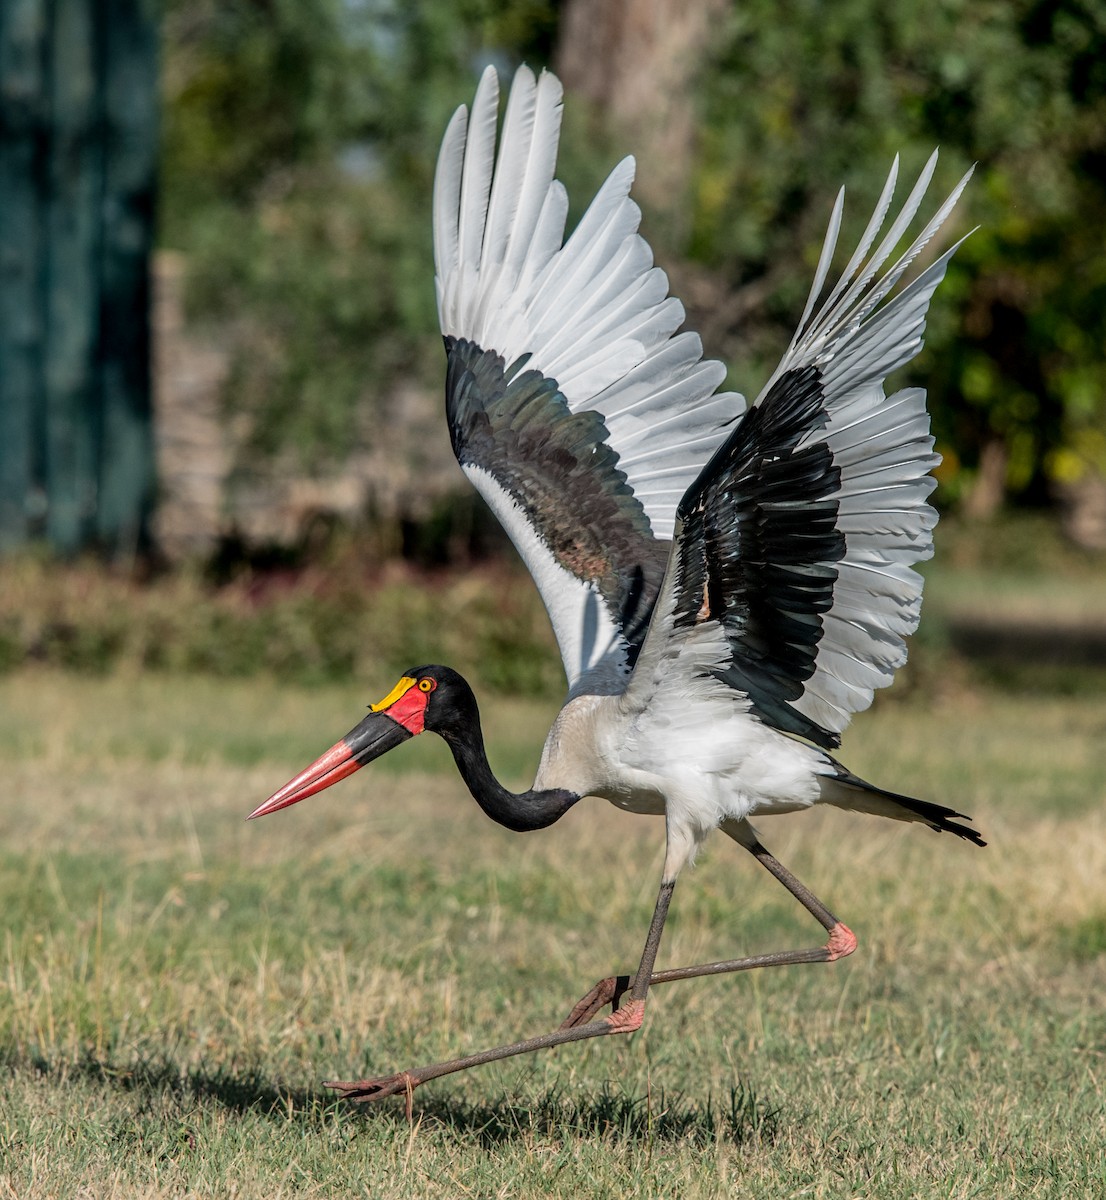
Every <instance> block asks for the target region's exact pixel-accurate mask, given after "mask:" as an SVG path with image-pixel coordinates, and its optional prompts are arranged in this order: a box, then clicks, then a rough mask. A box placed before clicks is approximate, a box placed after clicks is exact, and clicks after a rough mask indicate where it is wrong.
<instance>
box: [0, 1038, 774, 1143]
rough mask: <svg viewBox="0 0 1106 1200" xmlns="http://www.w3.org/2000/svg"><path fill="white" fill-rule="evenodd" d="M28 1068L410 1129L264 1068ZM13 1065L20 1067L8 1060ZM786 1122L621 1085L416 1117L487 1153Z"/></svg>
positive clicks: (278, 1111) (755, 1131) (447, 1108)
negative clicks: (540, 1141) (546, 1143)
mask: <svg viewBox="0 0 1106 1200" xmlns="http://www.w3.org/2000/svg"><path fill="white" fill-rule="evenodd" d="M24 1062H25V1065H27V1066H29V1067H30V1068H31V1069H33V1070H34V1071H36V1072H37V1073H38V1074H39V1075H41V1076H44V1077H46V1078H48V1079H50V1080H53V1081H56V1082H59V1083H64V1082H67V1081H72V1080H74V1079H82V1080H85V1081H87V1082H89V1083H92V1084H98V1085H100V1086H104V1087H109V1088H117V1089H119V1090H121V1091H128V1092H138V1093H144V1094H146V1095H149V1096H151V1097H153V1096H159V1097H164V1096H166V1095H169V1096H172V1097H175V1098H179V1099H180V1100H182V1101H183V1100H185V1099H193V1100H197V1101H199V1102H201V1103H202V1102H204V1101H213V1102H215V1103H216V1104H218V1105H221V1106H222V1107H224V1108H228V1109H232V1110H234V1111H235V1112H239V1113H257V1114H260V1115H261V1116H264V1117H272V1118H275V1119H278V1120H280V1121H284V1122H288V1121H291V1122H294V1123H297V1124H299V1125H301V1126H302V1127H304V1128H313V1127H314V1128H319V1129H321V1128H322V1127H323V1126H325V1125H327V1124H328V1123H330V1122H332V1121H333V1120H334V1119H335V1118H336V1117H337V1118H341V1119H342V1120H345V1121H348V1120H350V1119H351V1118H353V1119H363V1120H365V1121H367V1122H374V1123H376V1122H385V1123H387V1124H390V1125H394V1126H396V1127H397V1129H403V1130H406V1129H407V1126H408V1122H407V1118H406V1115H405V1112H404V1105H403V1098H402V1097H390V1098H388V1099H386V1100H383V1101H380V1102H378V1103H374V1104H370V1105H353V1104H350V1103H349V1102H348V1101H344V1100H338V1099H336V1098H335V1097H334V1096H333V1094H332V1093H331V1092H329V1091H327V1090H325V1089H323V1088H314V1087H313V1088H289V1087H285V1086H283V1085H282V1084H280V1083H279V1081H276V1080H273V1079H272V1078H270V1077H269V1076H268V1075H266V1074H265V1073H264V1072H262V1071H260V1070H258V1069H256V1068H244V1069H238V1068H235V1067H234V1066H233V1065H220V1066H218V1067H216V1068H214V1069H212V1070H210V1071H207V1070H203V1069H193V1070H189V1071H182V1069H181V1068H180V1066H179V1065H177V1064H175V1063H173V1062H172V1061H169V1060H146V1061H142V1062H137V1063H131V1064H127V1065H121V1064H118V1063H112V1062H106V1061H103V1060H100V1059H97V1058H94V1057H88V1058H85V1059H81V1060H80V1061H77V1062H72V1061H57V1060H46V1059H43V1058H40V1057H36V1058H34V1059H32V1060H30V1061H29V1062H27V1060H24ZM7 1065H8V1066H14V1065H15V1064H14V1063H11V1062H10V1061H9V1063H8V1064H7ZM779 1116H780V1113H779V1110H778V1109H775V1108H772V1107H771V1106H770V1105H769V1104H767V1103H766V1102H765V1101H764V1100H762V1099H761V1098H760V1097H759V1096H758V1095H757V1094H756V1093H755V1092H754V1091H753V1089H752V1088H750V1087H747V1086H746V1085H744V1084H738V1085H735V1086H732V1087H731V1088H730V1089H729V1091H728V1094H727V1095H725V1096H722V1097H714V1096H711V1095H708V1096H707V1097H706V1099H705V1100H699V1099H696V1098H694V1097H689V1096H686V1095H683V1094H680V1093H676V1094H667V1093H665V1092H663V1091H660V1092H652V1093H649V1094H646V1095H634V1094H632V1093H629V1092H626V1091H624V1090H623V1089H621V1088H619V1087H618V1086H617V1085H614V1084H605V1085H604V1086H603V1087H602V1088H601V1089H600V1090H599V1091H598V1092H592V1093H587V1092H582V1093H571V1094H569V1093H567V1092H565V1091H562V1090H560V1089H556V1088H554V1089H549V1090H547V1091H545V1092H542V1093H540V1094H537V1095H532V1096H528V1097H525V1098H523V1097H519V1096H514V1095H501V1096H498V1097H496V1098H495V1099H494V1100H468V1099H465V1098H464V1097H460V1096H456V1095H452V1094H450V1093H448V1092H447V1093H445V1094H441V1093H434V1092H428V1093H425V1094H420V1093H416V1094H415V1103H414V1110H413V1120H414V1121H415V1122H416V1123H421V1124H422V1126H423V1128H426V1127H428V1126H431V1127H432V1126H437V1127H438V1128H440V1129H444V1130H447V1131H449V1132H450V1133H452V1134H454V1135H455V1136H456V1137H457V1138H458V1139H465V1140H469V1139H475V1140H476V1141H478V1142H479V1143H480V1144H481V1145H482V1146H484V1147H492V1146H497V1145H502V1144H506V1143H510V1142H514V1141H519V1140H528V1139H531V1138H534V1137H562V1138H599V1139H604V1140H612V1141H618V1142H623V1143H638V1142H640V1143H642V1144H648V1143H652V1142H679V1143H682V1144H686V1143H688V1142H691V1143H693V1144H695V1145H702V1146H707V1145H710V1144H713V1143H717V1142H722V1141H725V1142H731V1143H737V1144H740V1143H743V1142H747V1141H750V1140H754V1139H755V1140H757V1141H771V1140H773V1139H774V1138H775V1136H776V1133H777V1130H778V1127H779Z"/></svg>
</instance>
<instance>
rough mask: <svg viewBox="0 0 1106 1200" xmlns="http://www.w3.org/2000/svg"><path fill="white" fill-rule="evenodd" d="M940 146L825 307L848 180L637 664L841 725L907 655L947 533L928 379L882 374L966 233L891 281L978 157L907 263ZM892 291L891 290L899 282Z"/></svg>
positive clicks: (902, 358)
mask: <svg viewBox="0 0 1106 1200" xmlns="http://www.w3.org/2000/svg"><path fill="white" fill-rule="evenodd" d="M936 158H937V156H936V153H934V155H933V156H932V157H931V158H930V160H929V162H928V163H927V165H926V167H925V170H924V171H923V172H922V175H921V177H920V179H919V180H918V183H917V184H916V185H915V187H914V189H913V191H912V192H911V194H910V196H909V197H908V199H907V200H906V202H905V204H904V205H903V208H902V210H901V212H900V213H899V215H898V216H897V217H896V219H895V220H894V221H893V223H892V225H891V228H890V229H889V231H888V232H887V234H886V236H885V237H884V238H883V239H882V241H881V242H880V243H879V245H878V247H877V248H876V249H875V250H874V252H872V253H871V257H870V258H869V257H868V256H869V252H870V251H872V245H873V243H874V242H875V240H876V238H877V236H878V235H879V232H880V229H881V228H882V226H883V223H884V221H885V219H886V217H887V213H888V209H889V208H890V205H891V198H892V194H893V191H894V185H895V180H896V177H897V174H898V160H897V159H896V160H895V164H894V165H893V166H892V169H891V173H890V175H889V176H888V179H887V183H886V185H885V187H884V191H883V195H882V196H881V197H880V201H879V204H878V205H877V208H876V211H875V213H874V214H873V216H872V219H871V221H870V222H869V224H868V228H867V230H866V231H865V234H864V236H863V238H862V239H861V243H860V245H859V246H858V247H857V250H856V252H855V253H854V254H853V256H852V258H851V260H850V261H849V263H848V265H847V266H846V268H845V270H844V273H843V274H842V276H841V278H840V279H839V280H838V282H837V284H836V285H835V286H834V287H833V288H832V290H831V291H830V293H829V295H828V296H827V297H826V299H825V300H823V301H822V303H821V304H820V306H819V307H818V308H817V311H815V305H816V303H817V302H818V298H819V295H820V294H821V292H822V290H823V286H824V284H825V280H826V275H827V273H828V270H829V265H830V260H831V258H832V256H833V252H834V249H835V246H836V242H837V235H838V231H839V229H840V223H841V211H842V202H843V193H839V194H838V197H837V202H836V204H835V206H834V209H833V215H832V217H831V220H830V227H829V232H828V233H827V235H826V240H825V243H824V246H823V249H822V255H821V259H820V261H819V264H818V269H817V271H816V273H815V280H814V285H813V287H812V289H811V293H810V298H809V299H808V301H807V305H806V310H805V311H804V313H803V317H802V320H801V322H800V324H799V328H798V330H797V332H796V334H795V337H794V338H793V340H792V342H791V345H790V347H789V348H788V350H787V353H786V354H785V355H784V358H783V361H782V362H781V363H780V365H779V367H778V368H777V370H776V371H775V373H774V374H773V375H772V377H771V379H770V380H769V382H768V384H767V386H766V387H765V389H764V391H763V392H762V393H761V395H760V396H759V397H758V398H757V400H756V402H755V403H754V404H753V405H752V406H751V407H750V408H749V410H748V412H747V413H746V414H745V416H744V417H743V418H742V420H741V421H740V423H739V424H738V426H737V427H736V428H735V429H734V430H733V431H732V433H731V434H730V436H729V437H728V439H727V440H726V442H725V443H724V444H723V445H722V446H721V447H720V448H719V450H718V451H717V452H716V453H715V455H714V456H713V457H712V459H711V461H710V462H709V463H708V464H707V466H706V467H705V468H704V470H703V472H702V474H701V475H700V476H699V478H698V479H696V481H695V482H694V483H693V484H692V486H691V487H690V488H689V489H688V492H687V494H686V496H684V498H683V501H682V502H681V504H680V506H679V513H678V522H677V531H676V538H675V543H674V546H673V552H672V556H671V562H670V565H669V569H668V574H667V576H666V581H665V585H664V592H663V596H662V598H661V600H660V601H659V603H658V605H657V612H656V616H655V618H654V622H653V626H652V627H651V629H650V631H649V635H648V638H647V640H646V642H645V645H644V647H643V649H642V652H641V657H640V660H639V666H638V669H637V671H636V672H635V675H634V678H633V680H632V682H631V685H630V689H629V691H628V693H627V698H628V699H632V695H631V693H635V692H637V691H640V692H641V693H642V696H641V698H643V697H644V693H645V692H646V691H647V690H648V689H649V688H651V687H652V686H654V685H655V683H656V678H657V672H658V671H659V670H660V667H661V664H664V663H667V664H670V665H674V664H676V663H677V661H678V663H679V667H678V668H677V669H678V670H679V671H680V672H684V673H687V672H690V673H695V672H698V673H700V674H706V675H707V676H708V677H709V676H714V677H715V678H717V679H720V680H722V681H723V682H725V683H727V684H729V685H730V686H731V687H732V688H734V689H735V690H736V691H737V692H740V693H742V694H743V695H744V696H745V697H746V698H747V704H748V708H749V710H750V711H751V712H752V713H753V714H754V715H756V716H758V717H759V718H760V719H762V720H763V721H765V722H766V723H768V724H770V725H772V726H774V727H775V728H778V729H782V730H785V731H787V732H789V733H795V734H799V735H801V736H803V737H806V738H809V739H810V740H811V741H813V742H815V743H817V744H818V745H820V746H824V747H827V748H829V747H833V746H836V745H837V744H839V742H840V740H841V739H840V732H841V730H843V729H844V728H845V726H846V725H847V724H848V722H849V719H850V717H851V715H852V714H853V713H854V712H859V711H860V710H861V709H864V708H867V707H868V705H869V704H870V703H871V702H872V695H873V692H874V691H875V689H876V688H880V687H885V686H886V685H887V684H889V683H890V682H891V680H892V677H893V675H894V672H895V670H896V669H897V668H898V667H900V666H901V665H902V664H903V662H905V660H906V643H905V639H906V638H907V637H908V636H909V635H910V634H911V633H913V631H914V630H915V628H916V627H917V624H918V618H919V615H920V611H921V596H922V579H921V576H920V575H918V573H917V572H916V571H914V570H913V569H912V564H914V563H916V562H918V561H920V560H922V559H925V558H928V557H929V556H930V555H931V553H932V551H933V540H932V531H933V526H934V525H935V524H936V521H937V514H936V512H935V511H934V510H933V509H932V508H931V507H930V506H929V504H928V503H927V498H928V496H929V494H930V492H931V491H932V489H933V487H934V480H933V479H932V477H931V476H930V475H929V474H928V472H929V471H930V469H931V468H932V467H934V466H936V464H937V463H938V461H939V459H938V456H937V455H936V454H934V453H933V439H932V437H931V436H930V433H929V416H928V414H927V413H926V409H925V392H924V391H922V390H921V389H920V388H907V389H905V390H903V391H898V392H895V393H894V394H892V395H891V396H887V395H886V393H885V392H884V387H883V383H884V379H885V378H886V376H887V375H888V374H890V372H892V371H893V370H895V369H896V368H897V367H900V366H902V365H903V364H904V363H906V362H908V361H909V360H910V359H911V358H913V357H914V355H915V354H916V353H917V351H918V350H919V348H920V347H921V345H922V334H923V332H924V329H925V314H926V310H927V308H928V306H929V301H930V299H931V297H932V295H933V292H934V289H935V288H936V287H937V285H938V283H940V281H941V279H942V278H943V277H944V274H945V268H946V266H947V264H948V260H949V258H950V257H951V255H952V254H953V252H954V251H955V249H956V247H955V246H954V247H953V248H952V249H950V250H948V251H947V252H946V253H945V254H943V255H941V256H940V257H939V258H938V259H937V260H936V261H935V262H934V263H932V265H930V266H929V267H927V268H926V269H925V270H924V271H922V272H921V274H920V275H918V277H917V278H916V279H914V280H913V282H912V283H910V284H909V285H908V286H907V287H905V288H903V289H902V290H901V291H899V292H898V293H897V294H895V295H893V296H892V295H891V293H892V291H893V289H894V288H895V286H896V284H897V283H898V282H899V280H900V279H901V277H902V275H903V274H904V272H905V271H906V270H907V269H908V267H909V266H910V265H911V263H912V262H913V261H914V260H915V259H916V258H917V256H918V255H919V254H920V253H921V251H922V249H923V247H924V246H925V245H926V244H927V243H928V242H929V241H930V239H931V238H932V237H933V235H934V234H935V233H936V231H937V230H938V228H939V227H940V226H941V225H942V223H943V222H944V221H945V219H946V218H947V217H948V215H949V213H950V212H951V211H952V208H953V206H954V205H955V203H956V201H957V199H958V197H959V195H960V192H961V191H962V189H963V188H964V186H965V184H966V183H967V181H968V178H969V177H970V175H971V172H969V173H968V175H966V176H965V177H964V178H963V179H962V180H961V181H960V183H959V184H958V186H957V187H956V189H955V190H954V191H953V193H952V194H951V195H950V196H949V198H948V199H947V200H946V201H945V203H944V204H943V205H941V207H940V208H939V209H938V211H937V213H936V215H935V216H934V217H933V219H932V220H931V221H929V223H928V224H927V225H926V226H925V227H924V228H923V229H922V231H921V233H919V234H918V236H917V237H916V238H915V239H914V240H913V241H912V242H910V244H909V246H908V248H907V250H906V251H905V252H904V253H903V254H902V255H901V257H899V258H898V259H897V260H896V261H895V262H894V264H893V265H892V266H891V267H890V268H888V269H886V270H885V271H884V273H883V274H882V275H880V272H881V270H883V269H884V267H885V264H886V263H887V261H888V259H889V258H890V256H891V254H892V252H893V251H894V250H895V248H896V246H898V244H899V243H900V241H901V240H902V239H903V235H904V233H905V231H906V229H907V227H908V226H909V225H910V223H911V221H912V220H913V218H914V217H915V215H916V214H917V211H918V208H919V206H920V204H921V202H922V198H923V196H924V194H925V191H926V187H927V185H928V184H929V181H930V178H931V176H932V174H933V169H934V167H935V165H936ZM889 296H890V298H888V297H889Z"/></svg>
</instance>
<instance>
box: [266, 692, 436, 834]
mask: <svg viewBox="0 0 1106 1200" xmlns="http://www.w3.org/2000/svg"><path fill="white" fill-rule="evenodd" d="M412 736H413V735H412V733H411V732H410V730H408V729H406V728H404V726H402V725H401V724H400V723H399V722H398V721H396V720H393V719H392V718H391V717H389V716H388V715H387V714H386V713H383V712H371V713H369V715H368V716H367V717H366V718H365V719H364V720H363V721H362V722H361V724H360V725H358V726H357V727H356V728H355V729H351V730H350V731H349V733H347V734H346V736H345V737H344V738H342V740H341V741H340V742H335V744H334V745H333V746H331V748H330V749H329V750H328V751H327V752H326V753H325V754H323V755H321V756H320V757H319V758H317V759H316V760H315V761H314V762H313V763H312V764H311V766H309V767H308V768H307V769H306V770H304V771H301V772H300V773H299V774H298V775H297V776H296V777H295V779H290V780H289V781H288V782H287V783H286V784H285V785H284V787H282V788H281V789H280V791H278V792H274V793H273V794H272V795H271V796H270V797H269V799H268V800H266V801H265V802H264V804H259V805H258V806H257V808H255V809H254V810H253V812H252V813H250V815H249V816H248V817H247V818H246V820H247V821H252V820H253V819H254V817H266V816H268V815H269V813H274V812H276V811H277V810H278V809H281V808H287V807H288V806H289V805H291V804H298V803H299V802H300V801H301V800H306V799H307V797H308V796H314V795H315V793H316V792H321V791H322V790H323V789H324V788H328V787H330V786H331V784H335V783H337V782H338V781H339V780H340V779H345V778H346V777H347V776H349V775H352V774H353V773H354V771H357V770H359V769H360V768H361V767H363V766H364V765H365V764H366V763H370V762H372V761H373V759H374V758H379V757H380V756H381V755H382V754H386V753H387V752H388V751H389V750H392V749H394V748H395V747H396V746H398V745H400V744H401V743H403V742H406V741H407V740H408V739H409V738H411V737H412Z"/></svg>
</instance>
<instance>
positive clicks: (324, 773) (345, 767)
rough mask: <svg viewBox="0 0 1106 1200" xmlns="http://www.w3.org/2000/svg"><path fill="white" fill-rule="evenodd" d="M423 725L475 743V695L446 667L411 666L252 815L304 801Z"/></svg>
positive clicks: (379, 754) (406, 738)
mask: <svg viewBox="0 0 1106 1200" xmlns="http://www.w3.org/2000/svg"><path fill="white" fill-rule="evenodd" d="M424 729H430V730H432V731H433V732H435V733H438V734H441V736H442V737H444V738H445V739H446V740H447V741H454V740H455V739H456V738H458V737H460V736H461V735H462V733H467V734H468V736H469V737H470V738H471V739H472V740H474V741H479V716H478V714H477V708H476V697H475V696H474V695H473V694H472V688H470V687H469V685H468V684H467V683H466V682H465V681H464V679H462V678H461V676H460V675H458V674H457V672H456V671H453V670H451V669H450V668H449V667H438V666H425V667H413V668H412V669H411V670H410V671H407V672H405V673H404V675H403V676H402V677H401V678H400V680H399V682H398V683H397V684H396V686H395V687H394V688H392V690H391V691H390V692H389V693H388V694H387V695H386V696H385V697H384V699H383V700H380V701H378V702H377V703H376V704H370V705H369V715H368V716H367V717H366V718H365V719H364V720H363V721H362V722H361V723H360V724H359V725H358V726H356V728H354V729H351V730H350V731H349V733H347V734H346V736H345V737H344V738H342V740H341V741H340V742H336V743H335V744H334V745H333V746H331V748H330V749H329V750H328V751H327V752H326V753H325V754H324V755H322V756H321V757H320V758H317V759H316V760H315V761H314V762H313V763H312V764H311V766H309V767H308V768H307V769H306V770H305V771H301V772H300V773H299V774H298V775H297V776H296V777H295V779H292V780H290V781H289V782H288V783H286V784H285V785H284V787H282V788H281V789H280V790H279V791H277V792H274V793H273V794H272V795H271V796H270V797H269V799H268V800H266V801H265V803H264V804H261V805H259V806H258V807H257V808H256V809H254V811H253V812H252V813H250V819H252V818H253V817H264V816H266V815H267V814H269V813H271V812H276V811H277V810H278V809H281V808H287V807H288V806H289V805H290V804H296V803H298V802H299V801H300V800H306V799H307V797H308V796H313V795H314V794H315V793H316V792H321V791H322V790H323V788H328V787H330V785H331V784H334V783H337V782H338V780H339V779H345V778H346V776H347V775H352V774H353V772H354V771H356V770H358V768H360V767H363V766H364V765H365V764H366V763H370V762H372V761H373V759H375V758H379V757H380V756H381V755H382V754H386V753H387V752H388V751H389V750H392V749H394V748H395V747H396V746H399V745H401V744H402V743H403V742H406V741H409V740H410V739H411V738H412V737H414V736H415V735H416V734H419V733H422V732H423V730H424Z"/></svg>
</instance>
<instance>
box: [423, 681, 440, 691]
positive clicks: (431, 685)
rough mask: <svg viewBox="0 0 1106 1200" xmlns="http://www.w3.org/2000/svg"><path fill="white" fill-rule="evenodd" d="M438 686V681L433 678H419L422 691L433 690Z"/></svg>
mask: <svg viewBox="0 0 1106 1200" xmlns="http://www.w3.org/2000/svg"><path fill="white" fill-rule="evenodd" d="M437 686H438V684H437V682H436V681H435V680H433V679H430V678H425V679H420V680H419V691H420V692H432V691H433V690H434V689H435V688H436V687H437Z"/></svg>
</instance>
